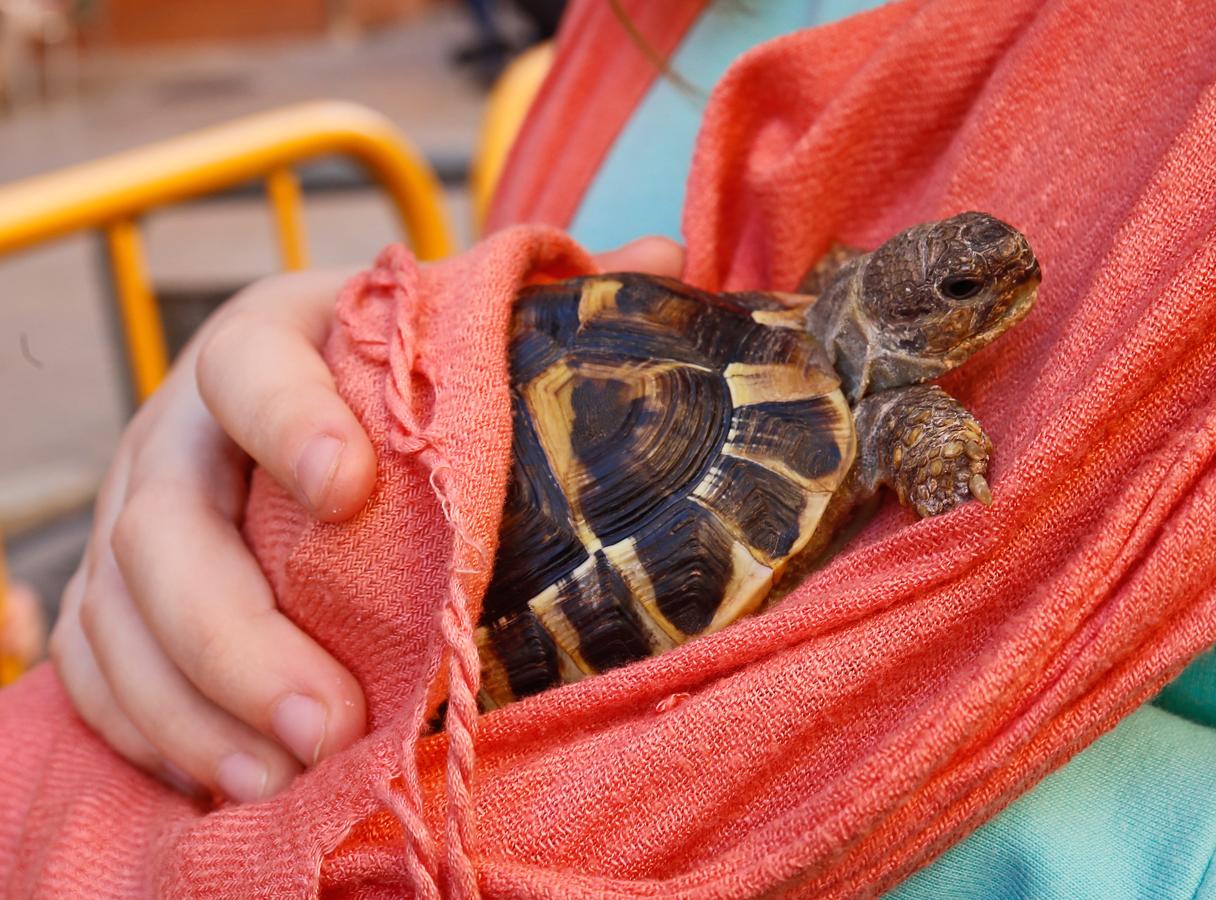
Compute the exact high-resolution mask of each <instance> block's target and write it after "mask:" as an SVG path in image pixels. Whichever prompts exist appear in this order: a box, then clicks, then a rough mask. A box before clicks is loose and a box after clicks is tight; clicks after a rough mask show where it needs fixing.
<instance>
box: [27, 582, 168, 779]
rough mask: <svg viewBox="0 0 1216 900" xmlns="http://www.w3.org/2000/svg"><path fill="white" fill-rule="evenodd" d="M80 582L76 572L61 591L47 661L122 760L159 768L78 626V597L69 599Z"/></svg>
mask: <svg viewBox="0 0 1216 900" xmlns="http://www.w3.org/2000/svg"><path fill="white" fill-rule="evenodd" d="M83 583H84V573H83V571H80V570H78V571H77V572H76V574H75V575H73V576H72V580H71V581H70V582H68V587H67V589H66V590H65V591H64V599H63V609H62V612H61V614H60V617H59V621H58V622H56V623H55V629H54V631H53V632H52V633H51V640H50V655H51V661H52V663H53V664H54V666H55V671H56V672H57V673H58V674H59V680H60V681H62V682H63V687H64V690H66V691H67V693H68V696H69V697H70V698H71V700H72V705H73V706H75V708H76V711H77V713H79V715H80V717H81V718H82V719H84V721H85V723H86V724H87V725H88V726H89V727H90V728H92V729H93V730H94V731H95V732H97V733H98V734H99V735H100V736H101V737H102V739H103V740H105V741H106V743H108V744H109V745H110V746H111V747H113V748H114V749H115V750H116V751H117V752H118V753H119V754H120V755H122V756H123V757H124V758H126V759H127V760H129V761H131V762H133V763H134V764H135V765H137V766H139V767H141V768H143V769H147V770H148V771H156V770H157V769H159V768H160V754H159V753H157V751H156V748H155V747H153V746H152V744H150V743H149V742H148V741H147V740H145V739H144V736H143V735H142V734H140V733H139V730H138V729H136V727H135V726H134V725H132V724H131V721H130V719H128V718H127V715H126V713H124V712H123V711H122V710H121V709H120V708H119V706H118V704H117V703H116V702H115V700H114V695H113V694H112V693H111V692H110V688H109V686H108V685H107V683H106V679H105V677H104V676H103V675H102V673H101V670H100V669H99V668H98V666H97V660H96V659H95V658H94V656H93V650H92V648H91V647H89V642H88V641H87V640H86V638H85V635H84V631H83V629H82V628H81V626H80V619H79V617H78V610H79V607H80V601H79V599H78V597H77V598H76V599H74V600H73V595H79V594H80V592H81V591H82V590H83Z"/></svg>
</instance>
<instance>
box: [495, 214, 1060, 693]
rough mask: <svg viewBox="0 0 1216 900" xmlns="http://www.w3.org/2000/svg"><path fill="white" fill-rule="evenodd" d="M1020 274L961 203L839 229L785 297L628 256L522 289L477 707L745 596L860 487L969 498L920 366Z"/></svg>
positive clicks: (833, 518) (919, 499) (633, 654)
mask: <svg viewBox="0 0 1216 900" xmlns="http://www.w3.org/2000/svg"><path fill="white" fill-rule="evenodd" d="M1039 280H1040V272H1039V264H1038V262H1037V261H1036V259H1035V256H1034V253H1033V252H1032V251H1031V249H1030V246H1029V244H1028V243H1027V242H1026V240H1025V238H1024V237H1023V236H1022V235H1021V234H1019V233H1018V232H1017V231H1015V230H1014V229H1013V228H1011V227H1010V226H1008V225H1006V224H1005V223H1003V222H1001V221H999V220H997V219H995V218H993V217H992V216H989V215H985V214H983V213H978V212H968V213H963V214H961V215H957V216H954V217H953V218H949V219H945V220H943V221H940V222H934V223H928V224H924V225H919V226H916V227H914V228H910V229H908V230H906V231H903V232H901V233H900V234H898V235H896V236H895V237H893V238H891V239H890V240H888V241H887V242H886V243H884V244H883V245H882V246H880V247H879V248H878V249H877V250H875V251H873V252H871V253H863V252H861V251H859V250H856V249H852V248H846V247H839V246H838V247H836V248H834V249H833V250H832V251H830V252H829V253H828V254H827V256H826V257H825V258H824V260H823V261H821V262H820V263H819V265H817V266H816V267H815V268H814V269H813V270H812V271H811V272H810V273H809V274H808V275H807V277H806V278H805V279H804V280H803V282H802V283H801V284H800V285H799V288H798V293H797V294H793V295H791V294H777V293H763V292H749V293H708V292H705V291H701V290H698V289H696V288H694V287H691V286H689V285H687V284H683V283H681V282H679V281H676V280H674V279H670V278H661V277H655V276H651V275H642V274H636V273H615V274H603V275H593V276H588V277H582V278H574V279H571V280H567V281H561V282H557V283H552V284H545V285H540V286H534V287H530V288H527V289H525V290H524V291H522V292H521V294H520V296H519V297H518V298H517V302H516V305H515V308H514V312H513V320H512V332H511V341H510V378H511V399H512V411H513V423H514V436H513V440H514V445H513V457H514V459H513V469H512V473H511V478H510V482H509V487H508V496H507V501H506V505H505V509H504V514H503V519H502V525H501V529H500V534H499V547H498V552H497V556H496V558H495V564H494V572H493V575H492V578H491V583H490V586H489V588H488V590H487V593H486V595H485V599H484V603H483V608H482V613H481V618H480V620H479V623H478V628H477V631H476V641H477V645H478V649H479V652H480V658H481V665H482V682H481V684H482V688H481V693H480V695H479V703H480V705H481V707H482V709H493V708H495V707H498V706H502V705H503V704H506V703H508V702H511V701H513V700H516V699H519V698H522V697H525V696H528V695H531V694H535V693H538V692H540V691H542V690H545V689H547V688H550V687H554V686H556V685H559V684H561V683H563V682H570V681H575V680H578V679H580V678H583V677H586V676H588V675H591V674H594V673H597V672H602V671H604V670H606V669H611V668H614V667H616V666H620V665H623V664H625V663H628V662H631V661H633V660H637V659H641V658H643V657H647V656H652V655H655V654H658V653H661V652H663V651H665V650H667V649H669V648H672V647H674V646H676V645H678V644H681V643H683V642H685V641H687V640H688V639H690V638H693V637H695V636H698V635H703V634H708V633H711V632H714V631H717V630H719V629H721V628H724V627H725V626H727V625H728V624H730V623H731V622H733V621H734V620H736V619H737V618H739V617H740V616H743V615H745V614H748V613H751V612H753V611H755V610H757V609H758V608H759V607H760V606H761V605H762V604H763V603H764V601H765V600H766V598H768V597H770V596H776V594H777V592H775V591H774V586H775V585H776V584H777V582H778V580H779V579H781V576H782V575H783V573H785V574H787V575H788V574H789V573H791V572H792V573H800V574H801V573H805V572H806V571H808V570H809V568H810V566H809V565H808V563H811V562H813V561H814V560H816V559H818V558H819V557H820V556H821V555H822V554H823V553H824V550H825V548H827V546H828V544H829V541H830V539H831V538H832V536H833V534H835V533H836V532H837V531H838V530H840V526H841V525H842V524H843V523H844V522H845V521H846V519H847V517H848V514H849V511H850V510H851V509H853V508H854V507H855V506H857V505H858V504H859V503H861V502H862V501H864V500H866V499H868V498H870V497H871V496H873V495H874V494H875V493H876V491H877V490H878V489H879V487H880V486H881V485H888V486H890V487H893V488H894V489H895V491H896V493H897V495H898V497H899V500H900V502H901V503H903V504H905V505H908V506H911V507H912V508H913V509H914V510H915V512H916V514H917V515H919V516H921V517H924V516H932V515H938V514H940V513H944V512H946V511H948V510H950V509H952V508H954V507H955V506H957V505H958V504H959V503H961V502H963V501H964V500H966V499H968V498H976V499H978V500H979V501H980V502H982V503H984V504H988V503H990V502H991V499H992V498H991V492H990V489H989V486H988V483H987V480H986V477H985V476H986V474H987V471H988V458H989V455H990V453H991V452H992V444H991V441H990V440H989V439H988V437H987V435H986V434H985V433H984V431H983V429H982V428H981V427H980V424H979V422H978V421H976V419H975V417H974V416H972V415H971V413H969V412H968V411H967V410H966V409H965V408H964V407H963V406H962V405H961V404H960V403H959V402H958V401H957V400H955V399H954V398H953V397H951V396H950V395H949V394H947V393H946V392H945V391H943V390H942V389H941V388H940V387H937V386H935V385H929V384H925V382H926V381H928V380H929V379H932V378H934V377H936V376H938V375H940V374H942V373H944V372H947V371H949V370H951V369H953V368H954V367H956V366H957V365H959V364H960V363H961V362H963V361H964V360H965V359H966V358H967V357H968V356H970V355H971V354H972V353H974V352H975V351H977V350H979V349H980V348H981V347H984V346H985V345H987V344H988V343H990V342H991V341H992V340H994V339H995V338H996V337H998V336H999V335H1000V334H1001V333H1002V332H1004V331H1005V330H1006V329H1008V328H1009V327H1010V326H1012V325H1014V324H1015V323H1017V322H1018V321H1019V320H1020V319H1022V317H1023V316H1025V315H1026V313H1027V312H1028V311H1029V310H1030V308H1031V306H1032V304H1033V302H1034V299H1035V296H1036V293H1037V289H1038V285H1039ZM788 587H789V585H788V580H787V582H786V584H783V585H782V588H783V589H784V590H788Z"/></svg>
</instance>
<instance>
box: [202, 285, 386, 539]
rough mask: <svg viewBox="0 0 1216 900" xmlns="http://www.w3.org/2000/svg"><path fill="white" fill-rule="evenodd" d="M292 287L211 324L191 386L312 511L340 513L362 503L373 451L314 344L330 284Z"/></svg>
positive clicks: (324, 515) (371, 476) (337, 516)
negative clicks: (323, 302) (195, 378)
mask: <svg viewBox="0 0 1216 900" xmlns="http://www.w3.org/2000/svg"><path fill="white" fill-rule="evenodd" d="M290 283H295V282H290ZM293 290H294V291H295V293H293V292H292V290H286V289H277V292H275V291H272V292H269V293H267V294H266V295H265V296H264V297H263V298H262V299H261V300H260V301H259V302H258V303H257V304H254V303H252V302H246V303H245V304H244V305H243V306H242V307H238V308H237V309H236V310H235V311H234V312H233V313H232V314H231V315H229V316H227V317H226V320H225V321H224V322H223V323H221V324H219V325H217V326H216V328H215V330H214V331H213V333H212V334H211V335H210V337H209V338H208V339H207V340H206V341H205V342H204V343H203V344H202V346H201V347H200V349H199V356H198V361H197V363H196V370H195V371H196V373H197V378H198V386H199V392H200V395H201V397H202V400H203V402H204V403H205V404H206V405H207V408H208V409H209V410H210V411H211V413H212V415H214V416H215V419H216V420H217V421H218V422H219V424H220V426H221V427H222V428H223V430H224V431H225V432H227V434H228V435H229V436H230V437H231V438H232V439H233V440H234V441H235V442H236V443H237V444H238V445H239V446H240V447H241V448H243V449H244V450H245V451H246V452H247V453H248V454H249V455H250V456H252V457H253V458H254V459H255V460H257V462H258V463H260V464H261V465H262V466H263V467H264V468H265V469H267V470H268V471H269V472H270V474H271V475H272V476H273V477H274V478H275V479H276V480H277V481H278V482H279V483H280V484H282V485H283V486H284V487H285V488H286V489H287V490H289V491H290V492H292V494H294V495H295V497H296V498H297V499H298V500H299V501H300V502H301V503H302V504H304V506H305V507H306V508H307V509H309V510H310V511H311V512H312V513H313V515H315V516H316V517H318V518H320V519H323V520H325V521H340V520H342V519H346V518H349V517H350V516H352V515H354V514H355V513H356V512H358V511H359V510H360V509H361V508H362V507H363V505H364V503H366V502H367V498H368V496H369V495H370V494H371V490H372V485H373V483H374V481H375V475H376V458H375V452H374V451H373V449H372V445H371V441H369V440H368V438H367V434H366V433H365V432H364V431H363V428H362V426H361V425H360V424H359V421H358V420H357V419H356V418H355V416H354V413H352V412H351V410H350V408H349V407H348V406H347V405H346V403H345V402H344V401H343V400H342V398H341V397H340V396H339V395H338V392H337V389H336V387H335V385H334V379H333V375H332V374H331V373H330V371H329V368H328V367H327V366H326V364H325V361H324V360H323V359H322V357H321V354H320V351H319V349H318V348H319V347H320V345H321V342H322V341H323V340H324V339H325V334H326V332H327V331H328V322H329V321H330V319H331V318H332V306H333V302H334V296H335V294H336V285H335V284H334V283H333V280H332V279H330V280H328V281H322V282H321V283H319V284H318V283H315V282H311V281H306V282H304V283H303V286H302V287H298V288H295V289H293ZM319 298H320V299H323V300H325V301H326V303H327V304H328V306H327V307H325V306H324V305H323V304H322V303H321V302H319ZM326 308H328V310H329V311H328V312H327V311H326Z"/></svg>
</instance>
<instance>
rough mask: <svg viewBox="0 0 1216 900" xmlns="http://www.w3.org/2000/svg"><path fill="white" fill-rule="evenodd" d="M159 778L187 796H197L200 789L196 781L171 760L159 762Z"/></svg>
mask: <svg viewBox="0 0 1216 900" xmlns="http://www.w3.org/2000/svg"><path fill="white" fill-rule="evenodd" d="M160 779H161V781H163V782H164V783H165V784H167V785H169V787H171V788H173V790H175V791H178V792H179V793H182V794H185V795H186V796H187V797H194V796H197V795H198V794H199V793H200V792H201V791H202V788H201V787H200V786H199V783H198V782H197V781H195V780H194V779H193V778H191V777H190V776H189V775H187V774H186V773H185V772H183V771H182V770H181V769H179V768H178V767H177V766H175V765H173V763H171V762H165V763H162V764H161V767H160Z"/></svg>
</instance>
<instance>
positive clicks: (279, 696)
mask: <svg viewBox="0 0 1216 900" xmlns="http://www.w3.org/2000/svg"><path fill="white" fill-rule="evenodd" d="M183 536H188V538H183ZM112 543H113V547H114V550H115V557H116V559H117V562H118V565H119V568H120V570H121V573H122V576H123V579H124V580H125V582H126V584H127V586H128V588H129V590H130V593H131V596H132V598H133V599H134V601H135V603H136V605H137V606H138V607H139V610H140V611H141V612H142V614H143V618H144V620H145V621H146V622H147V623H148V627H149V628H150V629H151V631H152V633H153V634H154V635H155V636H156V638H157V640H158V641H159V643H160V645H161V646H162V647H163V648H164V650H165V652H166V654H167V655H168V657H169V658H170V659H171V660H172V661H173V662H174V663H175V664H176V666H177V667H178V668H179V669H181V671H182V672H183V673H184V675H185V676H186V678H187V679H188V680H189V681H190V682H191V683H192V684H193V685H194V686H195V687H196V688H197V689H198V690H199V691H200V692H201V693H202V694H203V695H205V696H206V697H208V698H209V699H210V700H212V701H213V702H214V703H215V704H216V705H218V706H219V707H220V708H221V709H224V710H226V711H228V712H229V713H231V714H232V715H233V716H235V717H236V718H237V719H239V720H240V721H242V722H245V723H247V724H248V725H250V726H251V727H252V728H254V729H256V730H257V731H259V732H261V733H262V734H264V735H266V736H268V737H271V738H273V739H275V740H277V741H279V742H280V743H282V745H283V746H285V747H287V748H288V749H290V750H291V751H292V752H293V753H294V754H295V756H296V757H297V758H298V759H299V760H300V761H301V762H303V763H304V764H306V765H311V764H313V763H314V762H316V761H317V760H318V759H320V758H323V757H325V756H328V755H329V754H331V753H334V752H336V751H338V750H340V749H343V748H345V747H346V746H348V745H349V744H350V743H351V742H353V741H354V740H355V739H357V738H358V737H359V736H361V735H362V734H363V731H364V725H365V721H364V705H363V695H362V692H361V691H360V689H359V686H358V683H357V682H356V681H355V679H354V678H353V676H351V674H350V673H349V672H347V671H346V670H345V669H344V668H343V667H342V666H341V665H340V664H339V663H338V662H337V661H336V660H334V659H333V657H331V656H330V655H329V654H328V653H326V652H325V650H323V649H322V648H321V647H320V646H319V645H318V644H317V643H316V642H315V641H313V640H312V639H311V638H310V637H308V636H307V635H306V634H304V632H303V631H301V630H300V629H299V628H297V627H296V626H295V624H294V623H292V622H291V621H290V620H289V619H287V618H286V617H285V616H283V615H282V613H280V612H279V611H278V609H276V607H275V603H274V597H273V595H272V594H271V590H270V587H269V585H268V584H267V583H266V578H265V576H264V575H263V573H262V571H261V569H259V568H258V565H257V563H256V561H255V560H254V559H253V557H252V556H251V555H250V553H249V550H248V549H247V548H246V546H245V544H244V542H243V541H242V540H241V536H240V534H239V533H238V532H237V531H236V529H235V528H234V527H233V525H232V523H231V521H228V520H226V519H225V518H224V517H223V516H222V515H220V514H219V513H217V512H216V511H215V510H214V509H212V508H210V507H207V506H206V505H204V504H201V503H200V502H199V501H198V498H197V496H196V495H194V494H192V493H191V492H190V491H187V490H183V489H181V488H180V487H174V486H172V485H171V484H170V485H167V486H158V487H157V488H156V489H155V490H141V491H138V492H137V493H136V494H135V495H133V496H132V498H131V499H130V500H129V501H128V503H127V506H126V508H125V509H124V510H123V513H122V515H121V516H120V517H119V520H118V523H117V525H116V527H115V531H114V536H113V542H112ZM165 597H172V598H174V602H172V603H166V602H163V598H165Z"/></svg>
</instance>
